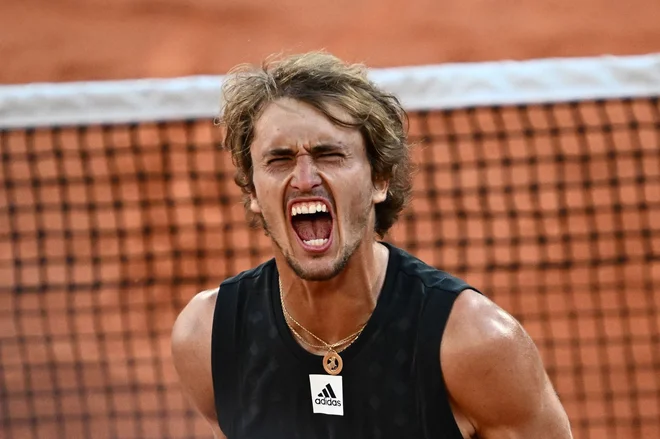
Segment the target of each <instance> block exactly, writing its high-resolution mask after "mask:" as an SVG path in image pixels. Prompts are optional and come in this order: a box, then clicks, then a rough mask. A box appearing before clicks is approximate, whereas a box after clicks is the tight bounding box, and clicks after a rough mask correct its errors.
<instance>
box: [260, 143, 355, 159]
mask: <svg viewBox="0 0 660 439" xmlns="http://www.w3.org/2000/svg"><path fill="white" fill-rule="evenodd" d="M344 149H345V147H344V145H342V144H333V143H320V144H318V145H314V146H312V148H311V153H312V154H313V155H316V154H323V153H327V152H333V151H342V150H344ZM292 155H294V152H293V149H292V148H290V147H288V146H283V147H278V148H273V149H269V150H268V151H266V152H265V153H264V154H263V158H271V157H290V156H292Z"/></svg>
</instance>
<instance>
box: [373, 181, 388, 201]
mask: <svg viewBox="0 0 660 439" xmlns="http://www.w3.org/2000/svg"><path fill="white" fill-rule="evenodd" d="M389 188H390V182H389V181H388V180H376V181H375V182H374V193H373V196H372V200H373V202H374V204H378V203H382V202H383V201H385V199H386V198H387V191H388V190H389Z"/></svg>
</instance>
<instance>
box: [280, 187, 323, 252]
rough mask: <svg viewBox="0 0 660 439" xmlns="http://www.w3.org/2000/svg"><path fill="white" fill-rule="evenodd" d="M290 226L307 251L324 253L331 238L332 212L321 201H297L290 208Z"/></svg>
mask: <svg viewBox="0 0 660 439" xmlns="http://www.w3.org/2000/svg"><path fill="white" fill-rule="evenodd" d="M289 209H290V214H291V226H292V227H293V230H294V232H295V233H296V235H297V236H298V239H299V240H300V243H301V244H302V246H303V247H304V248H305V250H308V251H316V252H318V251H324V250H326V249H327V248H328V247H329V246H330V241H331V238H332V213H331V212H332V211H331V209H330V206H329V205H328V204H327V203H326V202H325V201H323V200H312V201H299V202H294V203H293V204H291V206H290V208H289Z"/></svg>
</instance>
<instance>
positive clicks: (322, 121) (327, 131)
mask: <svg viewBox="0 0 660 439" xmlns="http://www.w3.org/2000/svg"><path fill="white" fill-rule="evenodd" d="M328 109H329V111H330V113H331V114H332V116H333V117H337V118H339V119H340V120H346V121H349V120H351V119H350V116H349V115H348V113H346V111H344V110H343V109H341V108H339V107H337V106H333V105H330V106H329V107H328ZM254 128H255V136H254V142H253V145H252V148H253V150H255V152H259V151H262V152H263V151H266V150H268V149H270V148H277V147H284V146H287V147H291V148H299V147H307V146H313V145H314V144H318V143H340V144H343V145H345V146H360V145H362V135H361V134H360V132H359V131H358V130H357V129H356V128H346V127H342V126H339V125H337V124H335V123H334V122H332V121H331V120H330V119H329V118H328V117H327V116H326V115H325V114H323V113H322V112H321V111H319V110H317V109H316V108H314V107H312V106H311V105H309V104H306V103H304V102H300V101H297V100H293V99H278V100H276V101H274V102H271V103H270V104H268V105H267V106H266V108H265V109H264V111H263V112H262V114H261V116H260V117H259V119H258V120H257V122H256V123H255V127H254Z"/></svg>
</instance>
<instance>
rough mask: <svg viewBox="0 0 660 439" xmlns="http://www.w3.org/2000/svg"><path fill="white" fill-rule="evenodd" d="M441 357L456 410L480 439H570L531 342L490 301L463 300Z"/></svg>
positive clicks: (465, 296) (469, 296)
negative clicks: (542, 438) (541, 438)
mask: <svg viewBox="0 0 660 439" xmlns="http://www.w3.org/2000/svg"><path fill="white" fill-rule="evenodd" d="M440 356H441V364H442V370H443V374H444V378H445V382H446V385H447V390H448V392H449V394H450V397H451V399H452V403H453V406H454V407H455V409H457V410H459V411H460V414H461V415H462V416H464V417H465V418H467V419H468V420H469V421H470V423H471V424H472V426H473V427H474V428H475V430H476V432H477V433H478V435H479V437H483V438H488V439H491V438H492V439H497V438H510V439H515V438H523V437H544V438H547V439H569V438H571V432H570V426H569V422H568V418H567V416H566V413H565V411H564V409H563V407H562V406H561V403H560V401H559V399H558V397H557V394H556V393H555V391H554V389H553V387H552V384H551V383H550V380H549V379H548V376H547V374H546V371H545V368H544V365H543V362H542V360H541V357H540V355H539V352H538V350H537V348H536V346H535V344H534V342H533V341H532V339H531V337H530V336H529V335H528V334H527V332H526V331H525V330H524V328H523V327H522V325H521V324H520V323H519V322H518V321H517V320H516V319H515V318H514V317H513V316H511V315H510V314H508V313H507V312H505V311H504V310H503V309H501V308H500V307H498V306H497V305H496V304H495V303H493V302H492V301H491V300H489V299H488V298H486V297H485V296H483V295H481V294H479V293H477V292H475V291H472V290H466V291H464V292H463V293H461V294H460V295H459V297H458V298H457V299H456V302H455V304H454V307H453V309H452V312H451V314H450V317H449V321H448V322H447V327H446V330H445V335H444V336H443V342H442V346H441V350H440Z"/></svg>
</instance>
